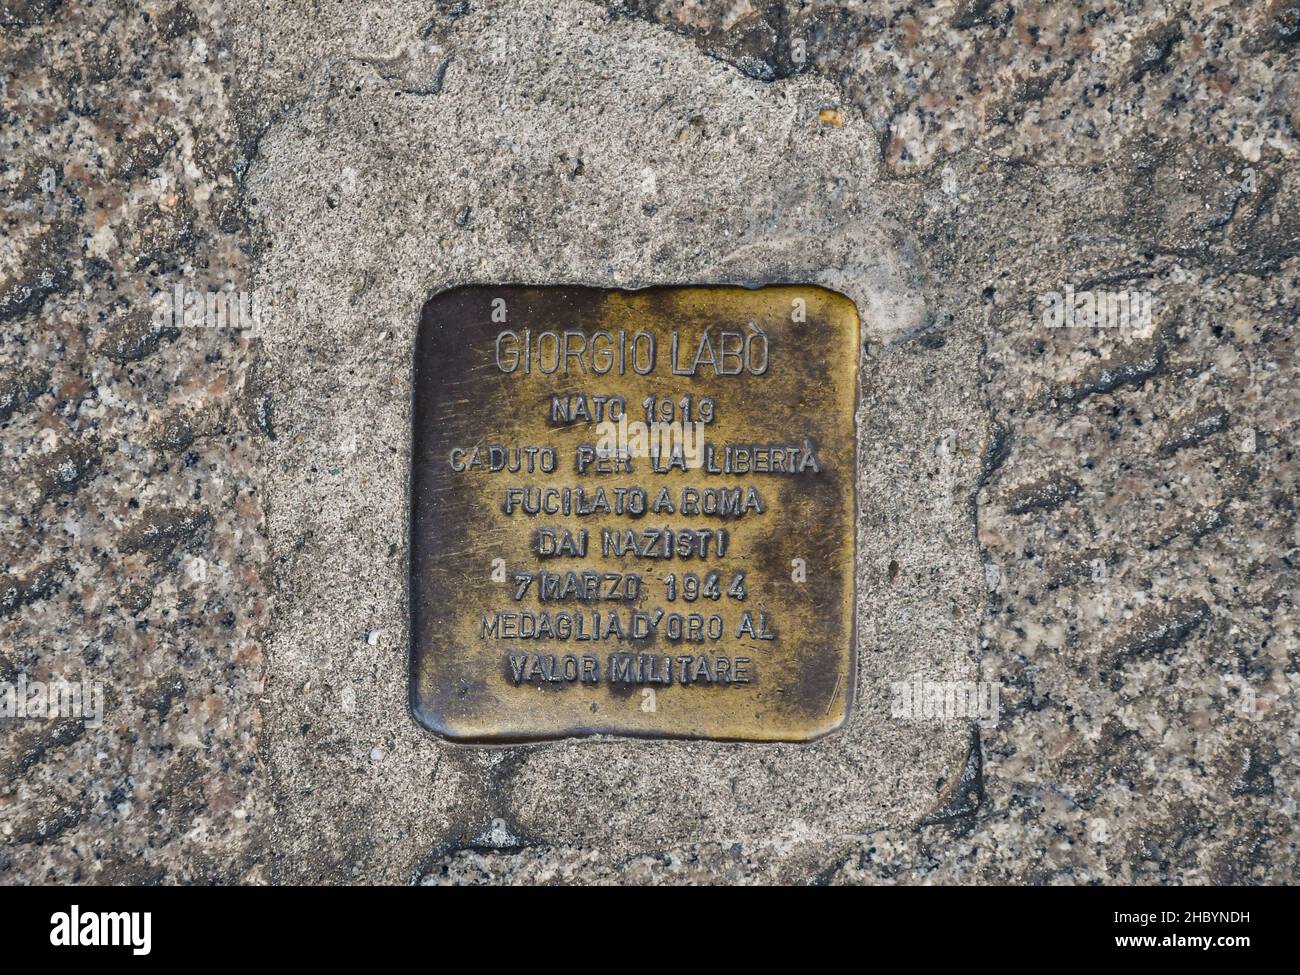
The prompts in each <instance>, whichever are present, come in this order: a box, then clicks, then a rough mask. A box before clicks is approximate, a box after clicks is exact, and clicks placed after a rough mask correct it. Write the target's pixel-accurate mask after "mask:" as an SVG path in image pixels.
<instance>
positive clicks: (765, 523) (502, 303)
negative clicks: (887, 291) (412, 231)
mask: <svg viewBox="0 0 1300 975" xmlns="http://www.w3.org/2000/svg"><path fill="white" fill-rule="evenodd" d="M858 330H859V326H858V316H857V311H856V309H855V308H854V306H853V303H852V302H851V301H849V299H847V298H845V297H844V296H843V295H839V294H836V293H834V292H831V291H827V290H825V289H822V288H817V287H796V286H785V285H780V286H771V287H764V288H759V289H753V290H751V289H746V288H735V287H663V288H650V289H647V290H644V291H607V290H600V289H596V288H580V287H514V286H484V287H465V288H458V289H455V290H452V291H447V292H444V293H442V294H439V295H437V296H436V297H434V298H432V299H431V300H430V301H429V302H428V303H427V304H426V305H425V306H424V311H423V315H422V318H421V322H420V329H419V335H418V338H417V340H416V350H415V373H414V404H413V416H412V425H413V429H412V456H411V578H410V606H411V661H410V668H411V670H410V673H411V707H412V710H413V712H414V714H415V717H416V719H417V720H419V721H420V722H421V723H422V724H423V725H425V727H427V728H429V729H430V730H432V731H434V732H436V733H437V734H439V735H441V736H443V737H445V738H448V739H452V740H455V741H464V742H480V743H494V742H496V743H505V742H524V741H537V740H543V739H552V738H566V737H573V736H579V735H600V734H607V735H628V736H638V737H656V738H713V739H723V740H736V741H809V740H811V739H814V738H817V737H820V736H821V735H824V734H826V733H828V732H830V731H833V730H834V729H835V728H837V727H839V725H840V724H841V723H843V721H844V720H845V717H846V716H847V714H848V711H849V706H850V702H851V701H852V697H853V684H854V673H855V669H854V632H853V631H854V564H853V554H854V533H855V524H854V516H855V508H856V504H855V481H856V449H857V438H856V436H855V432H854V410H855V407H856V405H857V399H858V397H857V372H858V351H859V350H858V341H859V340H858Z"/></svg>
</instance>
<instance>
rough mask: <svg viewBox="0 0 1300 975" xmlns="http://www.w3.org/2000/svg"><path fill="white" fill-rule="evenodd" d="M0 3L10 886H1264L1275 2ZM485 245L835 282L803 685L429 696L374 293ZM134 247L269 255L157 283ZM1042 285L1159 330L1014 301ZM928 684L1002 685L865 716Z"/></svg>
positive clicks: (1286, 623)
mask: <svg viewBox="0 0 1300 975" xmlns="http://www.w3.org/2000/svg"><path fill="white" fill-rule="evenodd" d="M0 23H3V24H4V31H5V32H4V35H3V38H2V39H0V63H3V64H4V65H5V75H4V88H3V90H2V91H0V140H2V141H3V144H4V154H3V157H2V158H3V163H2V164H0V166H2V167H3V168H0V228H2V235H0V437H2V438H3V452H2V453H0V468H2V469H3V474H4V477H3V480H2V481H0V485H3V486H2V487H0V498H3V504H2V505H0V523H2V524H3V529H4V530H3V533H2V534H0V680H9V679H12V677H13V676H14V675H17V674H26V675H29V676H30V677H31V678H32V679H43V678H44V677H45V676H47V675H49V674H63V675H65V676H67V677H69V678H71V679H76V678H78V677H83V676H84V677H85V678H87V679H94V680H102V681H104V682H105V683H106V686H107V690H108V699H109V700H108V710H107V716H106V720H105V723H104V725H103V727H100V728H97V729H96V728H89V727H86V726H84V725H83V724H82V723H80V722H51V723H44V722H32V721H25V722H10V723H7V724H0V771H3V773H4V774H3V775H2V776H0V836H2V837H3V844H4V845H2V846H0V880H3V881H4V882H9V883H19V882H28V883H30V882H39V881H50V880H80V881H90V882H141V881H163V882H181V881H187V880H213V881H227V882H234V881H243V882H258V881H276V880H307V881H325V882H355V881H384V882H412V881H414V882H420V883H475V882H610V883H632V882H650V883H687V882H792V883H803V882H819V883H898V882H908V883H920V882H925V883H951V882H966V883H971V882H1032V883H1089V882H1103V883H1107V882H1109V883H1134V882H1136V883H1207V882H1217V883H1259V882H1268V883H1280V882H1290V881H1295V880H1296V879H1297V874H1298V872H1300V871H1298V865H1300V856H1298V855H1297V834H1296V828H1295V825H1294V823H1295V813H1296V808H1295V803H1296V779H1297V774H1296V773H1297V761H1300V751H1298V749H1297V732H1296V727H1297V725H1296V721H1295V710H1294V709H1295V704H1296V693H1297V687H1296V682H1297V672H1296V665H1297V659H1296V657H1297V650H1298V647H1297V641H1296V610H1295V594H1296V582H1297V577H1296V558H1297V543H1298V542H1300V536H1298V535H1297V528H1296V520H1295V499H1296V488H1297V484H1296V479H1297V473H1296V472H1297V464H1296V457H1295V450H1296V439H1297V432H1298V431H1297V427H1298V426H1300V420H1298V419H1297V418H1298V417H1300V394H1297V392H1296V389H1297V384H1296V375H1295V373H1296V336H1295V332H1296V327H1295V320H1296V315H1297V307H1298V303H1300V290H1298V288H1297V253H1298V252H1300V193H1298V192H1297V186H1296V182H1297V179H1298V178H1300V171H1298V170H1297V166H1296V150H1297V141H1296V139H1297V131H1298V130H1300V125H1298V124H1297V113H1300V89H1297V81H1296V79H1297V76H1298V75H1297V70H1296V69H1297V64H1296V59H1297V57H1300V53H1298V52H1300V45H1297V40H1300V10H1298V9H1297V8H1296V6H1295V4H1294V3H1288V2H1272V3H1259V2H1239V3H1231V2H1204V3H1198V4H1179V3H1174V4H1164V5H1159V6H1157V5H1149V6H1145V7H1144V6H1143V5H1140V4H1125V3H1115V2H1080V3H1077V4H1061V3H1020V4H1015V5H1011V4H1008V3H1003V2H998V0H960V2H956V3H945V2H939V3H933V4H926V5H916V4H903V3H864V4H838V3H796V2H790V3H746V2H740V3H727V4H708V3H671V2H664V3H655V2H645V3H641V2H619V3H610V4H607V5H599V4H588V3H579V2H576V0H566V2H560V3H549V2H548V3H542V2H533V0H525V2H522V3H513V4H507V3H488V2H477V0H470V2H468V3H465V2H456V3H451V2H445V3H444V2H438V3H432V4H404V3H399V4H385V5H360V4H351V3H348V4H343V3H339V4H305V3H304V4H279V5H274V6H273V7H272V8H270V9H264V7H263V5H260V4H252V3H247V2H244V0H238V2H227V3H225V4H223V5H221V6H220V7H216V6H209V5H206V4H201V3H194V4H185V3H180V4H171V3H163V4H147V5H143V6H140V5H135V4H125V3H124V4H121V5H114V6H109V7H100V6H99V5H96V6H94V7H91V8H84V9H83V7H82V6H79V5H64V6H62V7H59V6H57V5H49V4H44V3H33V4H28V3H23V2H7V3H2V4H0ZM506 280H510V281H520V282H547V281H572V282H581V283H587V284H596V285H618V286H635V285H639V284H649V283H672V282H689V281H739V282H751V283H752V282H757V281H761V280H804V281H816V282H819V283H824V284H827V285H828V286H830V287H834V288H837V289H838V290H842V291H844V292H845V293H847V294H849V295H850V296H852V297H853V298H854V299H855V300H856V301H857V302H858V304H859V308H860V309H861V311H862V313H863V318H864V325H865V326H866V329H865V331H866V342H865V344H864V349H863V371H862V376H863V389H864V402H863V406H862V410H861V415H860V428H861V436H862V448H863V457H862V459H863V463H862V469H861V471H860V474H859V486H860V491H861V509H862V510H861V517H860V527H859V546H860V562H859V566H858V585H859V593H860V606H859V628H860V633H861V641H862V642H861V658H862V659H861V672H860V692H859V699H858V702H857V705H856V709H855V714H854V718H853V720H852V722H851V723H850V725H849V726H848V727H847V728H846V729H845V730H843V731H842V732H840V733H839V734H837V735H834V736H832V737H830V738H828V739H826V740H825V741H823V742H820V743H817V744H815V745H813V746H811V747H806V748H790V747H773V746H744V745H713V744H703V743H701V744H681V743H675V744H670V743H644V742H637V743H627V742H584V743H568V744H555V745H544V746H533V747H527V748H509V749H469V748H457V747H449V746H445V745H440V744H439V743H438V742H436V741H435V740H434V739H432V738H431V737H430V736H428V735H426V734H424V733H423V732H420V731H419V730H418V729H417V728H416V726H415V725H414V723H413V722H412V721H411V720H410V718H409V717H408V716H407V714H406V713H405V707H404V697H405V687H404V668H405V653H406V647H405V635H404V618H405V606H404V570H405V544H406V543H405V516H404V499H403V492H404V488H405V453H406V448H407V441H406V438H407V432H406V423H407V398H408V396H409V389H408V382H409V355H410V345H411V337H412V334H413V331H414V327H415V317H416V312H417V310H418V308H419V306H420V304H421V303H422V301H423V300H424V298H426V297H427V296H428V295H429V294H430V293H432V292H434V291H436V290H438V289H440V288H443V287H446V286H449V285H453V284H458V283H467V282H484V281H486V282H491V281H506ZM176 283H182V284H184V285H185V286H186V287H187V288H193V289H195V290H203V289H207V288H218V287H221V286H223V285H226V284H229V285H231V286H233V287H234V288H235V289H237V290H243V289H256V291H257V293H259V294H264V295H272V294H273V295H274V296H275V297H276V300H275V302H274V308H273V312H272V314H271V315H270V316H269V317H268V318H267V320H266V322H265V323H264V327H263V328H262V329H261V330H260V331H259V332H258V333H257V334H249V333H247V332H241V331H239V330H234V329H196V328H187V327H179V328H168V329H162V330H159V329H155V328H153V327H152V323H151V322H150V321H149V318H148V316H149V305H148V298H149V296H150V295H151V294H152V293H153V292H154V291H155V290H157V289H160V288H163V289H165V288H169V287H171V286H172V285H173V284H176ZM1066 285H1073V286H1074V287H1075V288H1076V289H1079V290H1084V289H1086V288H1089V287H1092V288H1141V289H1145V290H1148V291H1150V292H1151V293H1152V294H1153V296H1154V316H1155V328H1154V329H1153V330H1152V332H1151V333H1150V334H1138V333H1135V332H1133V331H1131V330H1123V331H1121V330H1114V329H1103V328H1069V329H1049V328H1047V327H1045V326H1044V324H1043V323H1042V321H1041V319H1040V305H1039V301H1038V296H1040V295H1042V294H1044V293H1046V292H1050V291H1060V290H1063V289H1064V287H1065V286H1066ZM200 560H201V561H200ZM917 675H920V676H922V677H924V678H926V679H934V680H938V679H954V678H957V679H960V678H968V677H974V676H976V675H978V676H979V677H981V678H982V679H983V680H986V681H990V682H995V683H996V684H997V686H998V687H999V688H1000V692H1001V704H1002V713H1001V717H1000V720H999V721H998V723H997V724H996V725H995V726H992V727H982V728H980V727H972V726H971V724H970V723H969V722H967V721H947V722H939V723H923V724H918V723H913V722H908V721H902V720H898V719H895V718H894V717H892V714H891V708H890V703H891V696H890V684H891V683H892V682H894V681H898V680H908V679H912V678H914V677H915V676H917Z"/></svg>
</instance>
